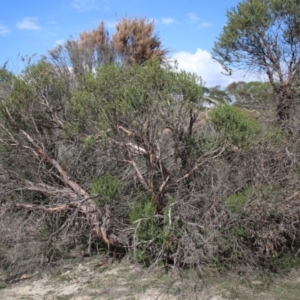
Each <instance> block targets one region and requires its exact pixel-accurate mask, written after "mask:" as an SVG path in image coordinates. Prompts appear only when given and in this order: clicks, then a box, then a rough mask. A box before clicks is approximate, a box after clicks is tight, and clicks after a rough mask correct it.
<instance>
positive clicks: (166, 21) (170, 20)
mask: <svg viewBox="0 0 300 300" xmlns="http://www.w3.org/2000/svg"><path fill="white" fill-rule="evenodd" d="M161 21H162V23H163V24H165V25H171V24H174V23H177V22H176V21H175V20H174V19H173V18H162V20H161Z"/></svg>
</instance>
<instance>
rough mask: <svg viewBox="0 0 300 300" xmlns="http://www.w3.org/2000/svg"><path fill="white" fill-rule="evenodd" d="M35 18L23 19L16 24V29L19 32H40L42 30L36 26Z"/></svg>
mask: <svg viewBox="0 0 300 300" xmlns="http://www.w3.org/2000/svg"><path fill="white" fill-rule="evenodd" d="M37 20H38V19H37V18H30V17H27V18H23V20H22V21H19V22H17V28H18V29H21V30H41V29H42V28H41V27H40V26H39V25H38V24H37Z"/></svg>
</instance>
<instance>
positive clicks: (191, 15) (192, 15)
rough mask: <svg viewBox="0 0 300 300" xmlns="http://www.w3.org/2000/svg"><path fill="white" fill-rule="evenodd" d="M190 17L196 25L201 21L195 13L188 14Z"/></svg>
mask: <svg viewBox="0 0 300 300" xmlns="http://www.w3.org/2000/svg"><path fill="white" fill-rule="evenodd" d="M188 17H189V19H190V21H191V22H193V23H196V22H198V21H199V20H200V18H199V17H197V15H196V14H195V13H190V14H188Z"/></svg>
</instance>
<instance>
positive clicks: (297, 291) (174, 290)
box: [0, 257, 300, 300]
mask: <svg viewBox="0 0 300 300" xmlns="http://www.w3.org/2000/svg"><path fill="white" fill-rule="evenodd" d="M254 275H255V274H254ZM245 278H246V277H245V276H244V279H242V277H241V276H240V275H239V273H235V274H231V275H230V276H229V275H226V276H221V277H220V276H219V275H214V276H211V277H210V276H204V277H203V278H199V276H197V275H196V273H193V272H190V273H185V274H183V273H180V272H178V271H176V270H171V271H170V273H169V274H166V272H165V271H164V270H163V268H159V267H156V268H153V269H151V270H149V269H147V270H146V269H143V268H141V267H140V266H137V265H135V264H132V263H129V262H128V261H123V262H121V263H119V262H113V263H112V262H111V261H110V260H109V259H105V258H99V257H94V258H86V259H82V260H74V261H66V262H62V263H60V264H59V265H57V266H51V267H47V268H45V269H43V270H40V271H39V272H36V273H34V274H23V275H22V276H21V277H20V278H18V279H17V281H16V282H12V283H8V284H5V283H4V282H2V283H1V280H0V299H1V300H19V299H23V300H25V299H27V300H50V299H51V300H52V299H60V300H67V299H82V300H85V299H86V300H89V299H120V300H125V299H128V300H129V299H131V300H133V299H138V300H150V299H151V300H152V299H160V300H164V299H169V300H173V299H200V300H201V299H205V300H223V299H243V300H246V299H266V300H272V299H275V300H276V299H300V298H297V297H300V296H299V295H300V272H299V271H294V273H293V272H292V273H291V274H290V275H288V276H285V277H284V278H283V277H280V278H279V277H278V278H277V277H276V278H275V279H274V278H273V279H270V277H265V278H262V277H260V278H258V277H257V276H253V273H252V275H251V276H250V277H247V279H245ZM294 297H296V298H294Z"/></svg>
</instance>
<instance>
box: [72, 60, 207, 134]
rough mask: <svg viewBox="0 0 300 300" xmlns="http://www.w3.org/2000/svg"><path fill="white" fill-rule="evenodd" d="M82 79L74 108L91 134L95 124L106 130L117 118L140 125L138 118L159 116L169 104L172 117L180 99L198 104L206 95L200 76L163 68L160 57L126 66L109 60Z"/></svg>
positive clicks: (74, 95) (82, 125) (190, 103)
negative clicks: (110, 62) (95, 71)
mask: <svg viewBox="0 0 300 300" xmlns="http://www.w3.org/2000/svg"><path fill="white" fill-rule="evenodd" d="M83 82H84V86H83V89H82V90H81V91H78V92H76V93H74V94H73V97H72V100H71V112H72V114H73V116H74V118H76V119H80V121H81V122H80V123H81V127H82V129H83V130H88V131H89V134H90V133H91V132H93V133H95V132H94V131H93V130H95V131H96V127H97V128H98V130H99V129H103V130H106V129H107V127H108V124H111V122H112V121H113V120H114V118H117V119H118V122H120V120H121V119H120V118H122V119H123V120H124V122H128V120H130V122H131V123H132V125H137V126H140V124H139V123H137V122H138V121H139V120H141V119H142V118H143V117H144V118H146V117H147V116H149V115H151V116H153V117H154V116H156V115H157V110H158V109H159V108H161V109H164V108H166V107H168V109H169V111H170V112H171V116H170V118H172V117H174V118H176V114H178V113H180V110H179V109H177V110H176V106H177V107H178V106H179V104H180V105H182V103H181V102H180V101H183V103H184V105H186V106H189V105H195V104H196V102H199V101H200V100H201V98H202V95H203V86H202V81H201V78H199V77H198V76H196V75H194V74H190V73H186V72H183V71H181V72H177V69H176V68H173V67H171V66H165V67H164V68H162V67H161V66H160V64H159V61H149V62H147V63H145V65H143V66H138V65H132V66H127V67H122V66H120V65H113V64H106V65H104V66H103V67H101V68H99V69H98V70H97V73H96V75H93V74H86V75H85V78H84V80H83ZM157 118H158V119H159V116H157ZM162 121H163V120H161V122H162ZM92 126H93V127H92Z"/></svg>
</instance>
